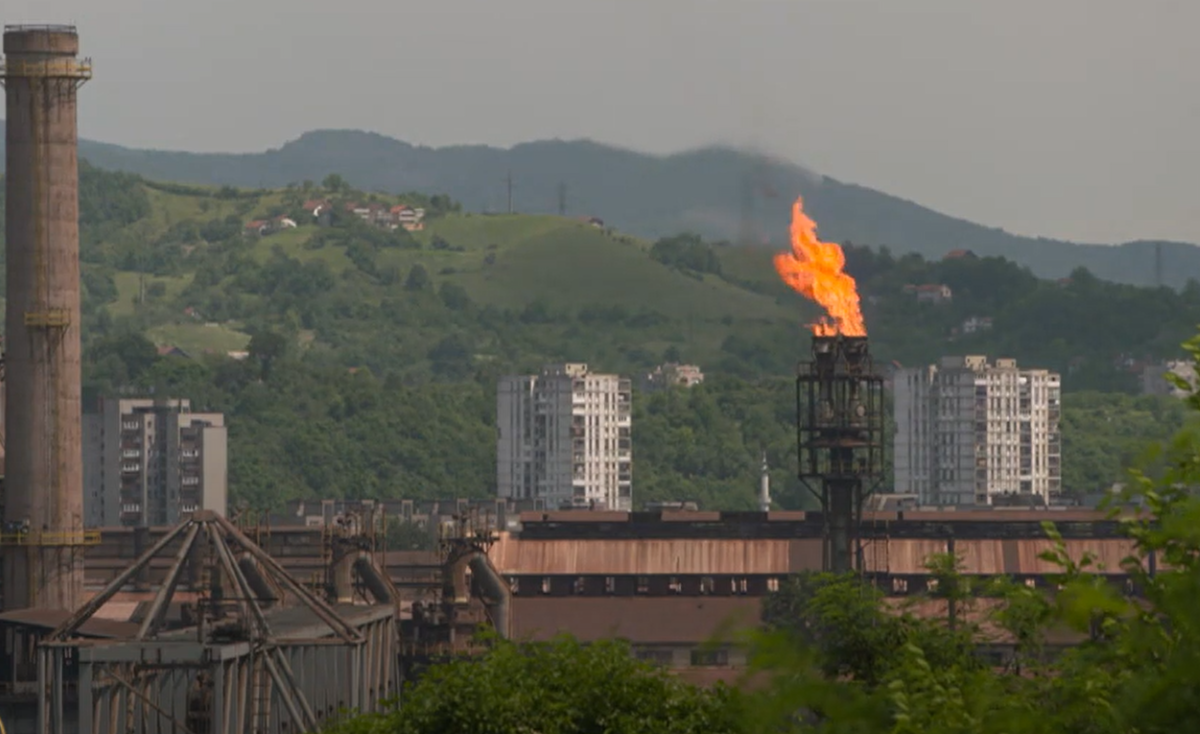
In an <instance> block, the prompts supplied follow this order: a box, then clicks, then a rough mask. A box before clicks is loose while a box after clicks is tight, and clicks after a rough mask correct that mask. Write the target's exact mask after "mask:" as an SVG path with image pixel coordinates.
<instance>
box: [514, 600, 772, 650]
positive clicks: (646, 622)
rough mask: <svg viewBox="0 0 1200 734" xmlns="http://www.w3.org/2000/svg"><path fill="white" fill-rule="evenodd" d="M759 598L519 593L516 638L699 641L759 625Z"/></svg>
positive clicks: (515, 602) (641, 642)
mask: <svg viewBox="0 0 1200 734" xmlns="http://www.w3.org/2000/svg"><path fill="white" fill-rule="evenodd" d="M761 604H762V599H761V598H757V597H747V596H738V597H679V596H675V597H517V598H515V599H513V601H512V605H513V607H512V608H513V631H514V634H515V636H516V637H517V638H519V639H532V640H548V639H550V638H552V637H554V636H555V635H557V634H560V633H568V634H570V635H572V636H574V637H575V638H576V639H578V640H580V641H582V642H592V641H594V640H602V639H612V638H620V639H625V640H629V641H630V642H631V643H636V644H663V645H671V644H676V645H677V644H698V643H701V642H705V641H708V640H712V639H716V638H718V637H721V636H726V635H731V634H736V633H738V632H742V631H745V630H749V629H754V628H756V627H758V625H759V619H760V617H761V606H760V605H761Z"/></svg>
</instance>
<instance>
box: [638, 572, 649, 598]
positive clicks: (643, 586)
mask: <svg viewBox="0 0 1200 734" xmlns="http://www.w3.org/2000/svg"><path fill="white" fill-rule="evenodd" d="M637 593H639V594H648V593H650V577H649V576H638V580H637Z"/></svg>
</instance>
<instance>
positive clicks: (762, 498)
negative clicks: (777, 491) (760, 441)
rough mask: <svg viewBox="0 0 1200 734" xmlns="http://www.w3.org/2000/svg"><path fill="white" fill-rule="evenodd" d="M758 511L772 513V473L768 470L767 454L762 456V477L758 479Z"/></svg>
mask: <svg viewBox="0 0 1200 734" xmlns="http://www.w3.org/2000/svg"><path fill="white" fill-rule="evenodd" d="M758 511H759V512H770V511H771V471H770V469H768V468H767V452H766V451H764V452H763V455H762V475H761V476H760V477H759V479H758Z"/></svg>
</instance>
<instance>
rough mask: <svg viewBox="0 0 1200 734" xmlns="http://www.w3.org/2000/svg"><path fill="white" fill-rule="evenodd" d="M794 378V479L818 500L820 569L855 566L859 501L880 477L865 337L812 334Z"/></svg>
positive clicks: (879, 385) (877, 402) (878, 425)
mask: <svg viewBox="0 0 1200 734" xmlns="http://www.w3.org/2000/svg"><path fill="white" fill-rule="evenodd" d="M812 355H813V358H812V361H810V362H805V363H803V364H801V366H800V369H799V371H798V374H797V377H796V415H797V434H798V444H799V452H800V480H801V481H802V482H804V484H805V486H806V487H808V488H809V490H810V491H812V493H813V494H814V495H816V496H817V498H818V499H820V500H821V511H822V513H823V515H824V522H825V529H826V532H825V551H824V558H825V561H824V568H825V569H826V570H828V571H833V572H835V573H847V572H849V571H851V570H853V569H854V568H855V567H856V566H861V562H860V561H859V559H858V556H859V555H860V549H859V546H858V543H857V534H858V533H857V528H858V526H859V522H860V519H861V515H862V505H863V498H864V497H865V496H866V495H867V494H869V493H870V492H873V491H874V490H875V485H876V483H877V482H879V481H880V479H882V477H883V467H884V461H883V446H884V439H883V378H882V377H881V376H879V375H878V374H876V373H875V371H874V365H873V364H872V362H871V354H870V351H869V350H868V348H867V338H866V337H865V336H844V335H842V334H837V335H832V336H826V335H820V334H818V335H814V336H813V340H812Z"/></svg>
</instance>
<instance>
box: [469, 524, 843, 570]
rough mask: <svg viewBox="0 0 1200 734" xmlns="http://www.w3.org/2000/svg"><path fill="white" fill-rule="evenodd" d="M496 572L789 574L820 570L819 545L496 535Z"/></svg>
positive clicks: (815, 542) (810, 541) (493, 553)
mask: <svg viewBox="0 0 1200 734" xmlns="http://www.w3.org/2000/svg"><path fill="white" fill-rule="evenodd" d="M488 555H489V556H490V557H491V559H492V563H493V564H494V565H495V566H496V569H497V570H498V571H500V573H501V574H511V575H521V574H534V575H537V574H613V575H627V574H660V575H661V574H667V575H670V574H716V575H722V574H772V573H773V574H781V575H782V574H788V573H795V572H798V571H804V570H817V569H820V568H821V541H820V540H813V539H803V540H754V539H723V540H693V539H682V538H680V539H644V540H634V539H620V540H523V539H520V538H517V537H514V536H512V535H509V534H507V533H504V534H501V537H500V539H499V541H497V542H496V544H495V545H493V546H492V548H491V550H490V552H489V554H488Z"/></svg>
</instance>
